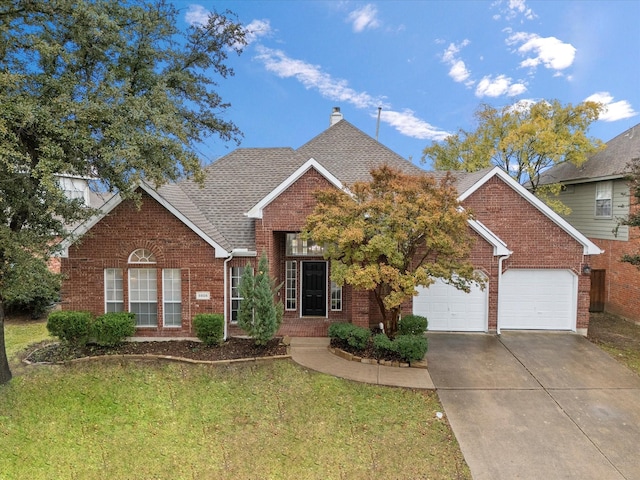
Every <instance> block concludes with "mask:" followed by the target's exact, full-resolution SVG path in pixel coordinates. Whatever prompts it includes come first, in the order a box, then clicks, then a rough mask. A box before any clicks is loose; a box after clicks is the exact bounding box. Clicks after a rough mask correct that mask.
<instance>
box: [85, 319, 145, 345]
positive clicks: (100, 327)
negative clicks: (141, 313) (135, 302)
mask: <svg viewBox="0 0 640 480" xmlns="http://www.w3.org/2000/svg"><path fill="white" fill-rule="evenodd" d="M135 332H136V314H135V313H129V312H110V313H105V314H104V315H101V316H99V317H98V318H96V320H95V321H94V322H93V325H92V326H91V336H92V337H93V338H94V339H95V341H96V343H97V344H98V345H105V346H107V347H113V346H115V345H118V344H119V343H122V341H124V339H125V338H127V337H130V336H132V335H133V334H134V333H135Z"/></svg>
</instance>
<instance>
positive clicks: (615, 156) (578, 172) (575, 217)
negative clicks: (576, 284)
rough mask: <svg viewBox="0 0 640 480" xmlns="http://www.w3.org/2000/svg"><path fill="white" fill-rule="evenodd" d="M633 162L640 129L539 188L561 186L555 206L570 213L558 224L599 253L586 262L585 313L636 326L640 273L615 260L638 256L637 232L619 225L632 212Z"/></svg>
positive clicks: (558, 170) (546, 177)
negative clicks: (630, 178) (587, 299)
mask: <svg viewBox="0 0 640 480" xmlns="http://www.w3.org/2000/svg"><path fill="white" fill-rule="evenodd" d="M637 159H640V124H638V125H635V126H633V127H631V128H630V129H628V130H627V131H625V132H623V133H621V134H620V135H618V136H617V137H615V138H613V139H612V140H610V141H609V142H607V143H606V146H605V148H604V149H603V150H601V151H600V152H598V153H596V154H594V155H593V156H592V157H590V158H589V159H588V160H587V161H586V162H585V163H584V164H583V165H581V166H580V167H576V166H575V165H573V164H571V163H563V164H560V165H557V166H556V167H554V168H551V169H549V170H547V171H546V172H545V173H544V174H543V175H542V178H541V182H540V183H541V184H552V183H561V184H562V185H563V188H562V192H561V193H560V195H559V200H560V201H562V202H563V203H564V204H565V205H567V206H568V207H569V208H570V209H571V213H570V214H569V215H565V216H564V219H565V220H567V221H569V222H570V223H571V224H572V225H573V226H574V227H575V228H576V229H577V230H578V231H580V232H581V233H582V234H584V235H585V236H587V237H588V238H589V239H590V240H591V241H593V242H594V243H595V244H596V245H598V246H599V247H600V248H602V249H603V250H604V251H605V253H604V254H602V255H598V256H595V257H592V259H591V283H592V285H591V311H594V312H597V311H607V312H610V313H615V314H618V315H621V316H623V317H626V318H628V319H631V320H634V321H640V270H638V269H637V268H636V267H634V266H632V265H629V264H627V263H623V262H621V261H620V258H621V257H622V256H623V255H624V254H625V253H634V252H638V251H640V234H639V232H638V231H637V230H638V229H634V228H632V229H629V227H627V226H626V225H622V224H621V221H622V220H623V219H625V218H626V217H627V216H628V214H629V211H630V209H632V208H637V206H636V205H634V200H635V199H633V198H631V197H630V193H629V186H628V184H627V180H626V174H627V172H628V168H629V163H630V162H631V161H632V160H637Z"/></svg>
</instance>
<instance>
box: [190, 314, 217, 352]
mask: <svg viewBox="0 0 640 480" xmlns="http://www.w3.org/2000/svg"><path fill="white" fill-rule="evenodd" d="M193 327H194V329H195V331H196V336H197V337H198V338H199V339H200V340H201V341H202V343H204V344H205V345H210V346H211V345H221V344H222V342H223V341H224V315H222V314H221V313H201V314H198V315H196V316H195V317H193Z"/></svg>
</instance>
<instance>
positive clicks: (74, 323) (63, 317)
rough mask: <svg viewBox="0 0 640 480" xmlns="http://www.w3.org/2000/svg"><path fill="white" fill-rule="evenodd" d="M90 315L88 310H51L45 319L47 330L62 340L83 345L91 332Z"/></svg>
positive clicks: (74, 344)
mask: <svg viewBox="0 0 640 480" xmlns="http://www.w3.org/2000/svg"><path fill="white" fill-rule="evenodd" d="M91 323H92V316H91V313H89V312H77V311H57V312H51V313H50V314H49V318H48V319H47V330H49V333H50V334H51V335H53V336H55V337H58V338H59V339H60V340H61V341H62V342H65V343H68V344H70V345H73V346H83V345H85V344H86V343H87V341H88V340H89V335H90V334H91Z"/></svg>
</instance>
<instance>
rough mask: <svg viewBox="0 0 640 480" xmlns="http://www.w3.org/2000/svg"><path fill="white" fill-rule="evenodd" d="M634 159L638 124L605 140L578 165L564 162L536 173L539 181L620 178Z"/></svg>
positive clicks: (638, 152) (639, 140)
mask: <svg viewBox="0 0 640 480" xmlns="http://www.w3.org/2000/svg"><path fill="white" fill-rule="evenodd" d="M634 158H640V123H639V124H637V125H635V126H633V127H631V128H630V129H629V130H627V131H625V132H623V133H621V134H620V135H618V136H617V137H615V138H613V139H612V140H609V141H608V142H607V144H606V148H605V149H604V150H601V151H599V152H598V153H596V154H595V155H593V156H591V157H590V158H589V159H588V160H587V161H586V162H585V163H583V164H582V165H581V166H580V167H576V166H575V165H574V164H572V163H568V162H566V163H562V164H560V165H557V166H555V167H553V168H550V169H549V170H547V171H546V172H544V173H543V174H542V175H541V176H540V184H541V185H544V184H549V183H558V182H563V183H581V182H585V181H590V180H591V181H595V180H599V179H605V178H616V177H623V176H624V174H625V172H626V170H627V164H628V163H629V162H630V161H631V160H632V159H634Z"/></svg>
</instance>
